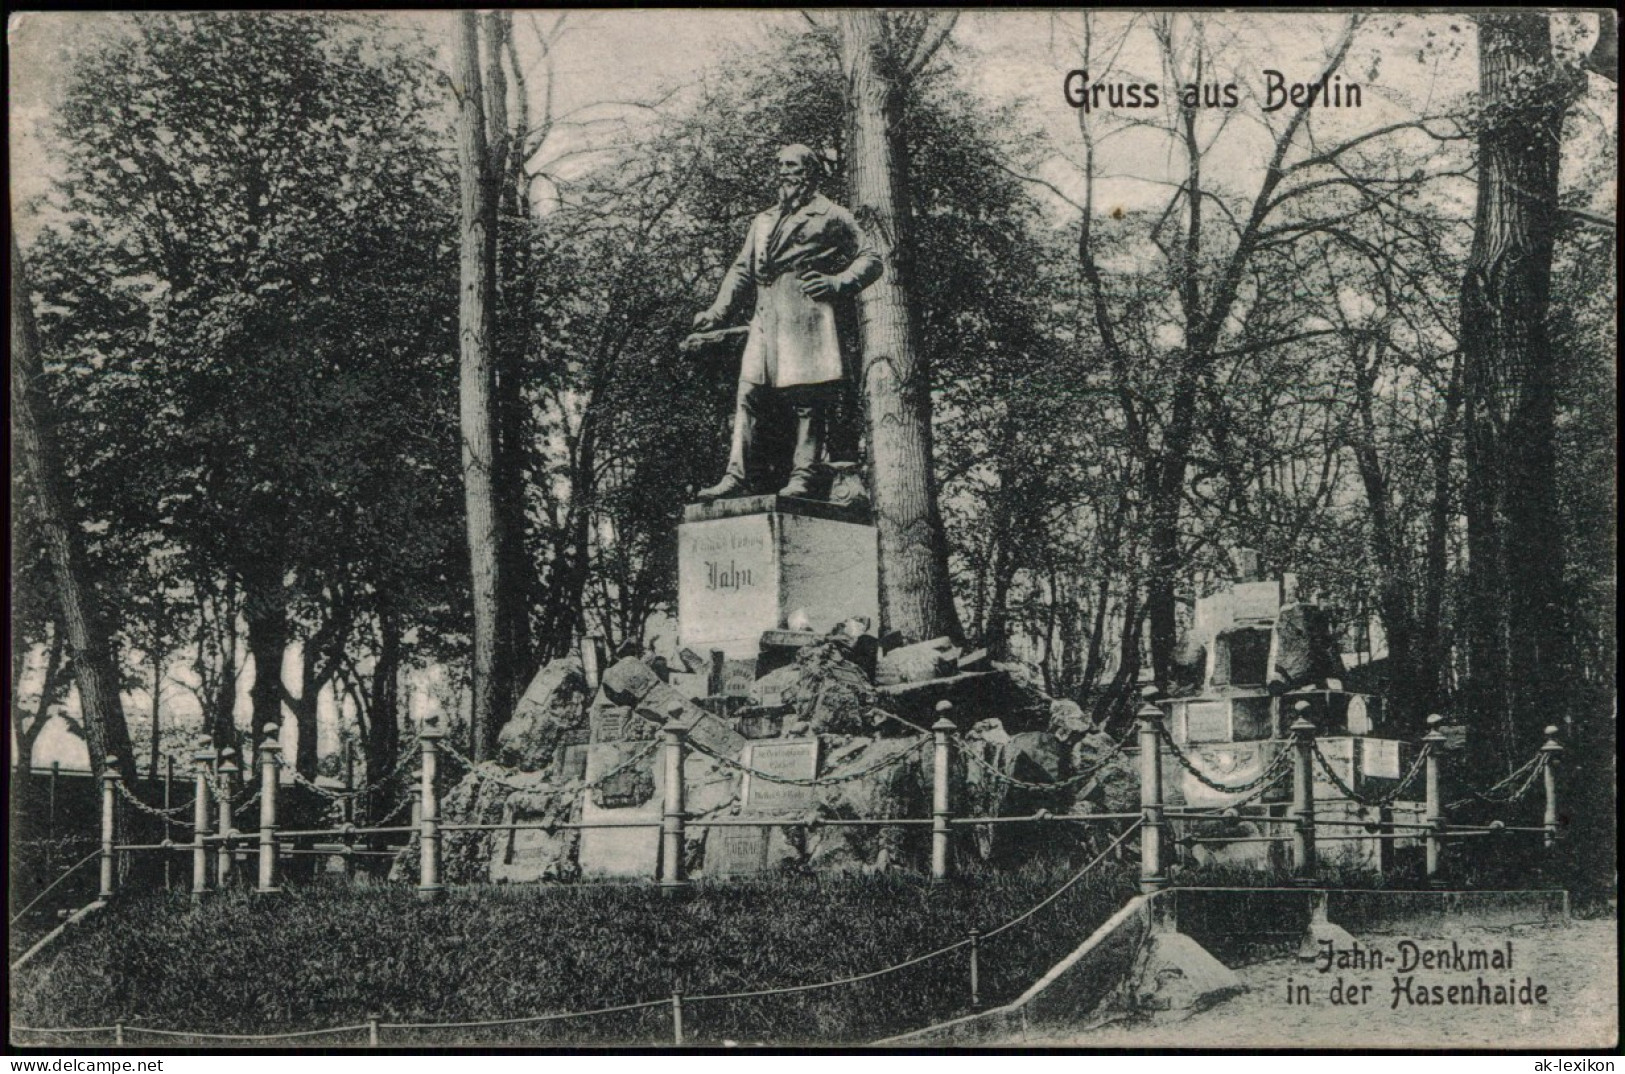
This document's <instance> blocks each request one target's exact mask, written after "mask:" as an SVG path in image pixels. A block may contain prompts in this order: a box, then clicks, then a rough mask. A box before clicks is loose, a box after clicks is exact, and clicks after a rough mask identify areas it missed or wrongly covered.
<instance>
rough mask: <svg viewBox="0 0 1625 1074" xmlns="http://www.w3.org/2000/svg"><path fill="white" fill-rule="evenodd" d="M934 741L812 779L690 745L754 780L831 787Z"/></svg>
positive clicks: (895, 761) (918, 742)
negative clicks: (778, 772)
mask: <svg viewBox="0 0 1625 1074" xmlns="http://www.w3.org/2000/svg"><path fill="white" fill-rule="evenodd" d="M877 741H882V742H884V741H886V740H885V739H879V740H877ZM930 741H931V740H930V738H929V737H927V738H918V739H915V741H914V743H913V744H912V745H911V746H909V747H908V748H907V749H905V750H899V751H898V752H896V753H893V754H891V755H889V756H886V757H882V758H881V759H880V760H878V761H876V762H875V763H874V764H871V765H869V766H867V767H864V768H855V769H852V770H851V771H847V772H841V773H839V774H834V773H831V774H828V775H823V776H814V777H812V778H810V779H803V778H798V777H795V776H781V775H778V774H777V773H774V772H764V771H762V770H761V769H759V768H754V767H752V766H750V765H748V764H745V763H744V762H743V761H736V760H734V759H733V758H731V757H725V756H723V755H722V754H720V753H718V752H716V751H715V750H713V749H711V748H710V747H708V746H705V745H702V744H701V743H699V742H690V743H689V745H691V746H693V747H694V749H695V750H696V751H697V752H699V753H702V754H704V755H705V756H707V757H709V758H711V759H712V760H713V761H716V762H718V763H719V764H721V765H723V766H724V767H726V768H731V769H733V770H734V771H736V772H742V773H744V774H745V775H748V776H750V777H751V778H752V779H760V780H765V781H767V782H768V783H782V784H784V785H786V786H790V787H830V786H835V785H837V784H841V783H850V782H852V781H853V780H856V779H862V778H863V777H864V776H868V775H872V774H874V773H875V772H879V771H880V770H881V769H884V768H890V767H891V766H892V765H895V764H901V763H902V762H903V761H906V760H908V759H909V758H910V757H912V756H913V755H914V754H916V753H918V752H919V751H920V750H921V749H922V748H923V747H925V746H926V745H927V744H929V743H930Z"/></svg>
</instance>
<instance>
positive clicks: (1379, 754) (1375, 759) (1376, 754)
mask: <svg viewBox="0 0 1625 1074" xmlns="http://www.w3.org/2000/svg"><path fill="white" fill-rule="evenodd" d="M1360 770H1361V771H1362V772H1364V773H1365V774H1366V775H1368V776H1371V777H1372V778H1374V779H1398V778H1399V743H1398V742H1396V741H1394V740H1393V739H1391V738H1362V739H1360Z"/></svg>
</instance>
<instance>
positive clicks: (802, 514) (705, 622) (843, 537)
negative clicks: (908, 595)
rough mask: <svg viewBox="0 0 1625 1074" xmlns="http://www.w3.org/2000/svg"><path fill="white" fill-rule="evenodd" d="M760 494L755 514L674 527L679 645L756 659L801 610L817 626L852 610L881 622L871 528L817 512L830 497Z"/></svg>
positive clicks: (822, 629)
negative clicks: (768, 637)
mask: <svg viewBox="0 0 1625 1074" xmlns="http://www.w3.org/2000/svg"><path fill="white" fill-rule="evenodd" d="M762 501H763V507H764V508H765V509H764V510H762V511H760V512H759V513H755V514H741V515H732V516H729V517H723V518H707V519H703V520H700V521H694V522H685V523H683V524H682V525H681V526H679V527H678V530H677V621H678V632H679V635H680V640H681V644H683V645H685V646H688V647H690V648H693V649H696V650H710V649H720V650H722V652H723V653H724V654H725V655H726V656H727V657H729V658H732V659H742V658H754V657H755V656H756V655H757V652H758V641H759V639H760V638H761V635H762V633H763V632H764V631H768V630H777V629H779V628H781V627H783V626H785V625H786V624H787V623H788V622H789V621H790V619H791V618H797V619H799V618H800V616H799V615H797V613H801V614H802V615H805V616H806V617H807V621H808V624H809V626H810V628H811V630H812V631H813V632H815V633H817V634H826V633H828V632H829V631H830V630H831V629H832V628H834V627H835V626H836V624H838V623H841V622H844V621H845V620H847V619H849V618H853V617H865V618H868V619H869V620H870V621H871V622H878V621H879V618H880V571H879V546H878V539H877V537H876V530H875V528H874V527H873V526H870V525H866V524H860V523H857V522H843V521H836V520H834V519H831V518H828V517H818V512H819V511H821V510H823V509H824V507H825V506H826V505H820V504H811V505H808V504H800V503H799V501H786V500H779V499H775V498H772V497H763V498H762ZM808 512H811V513H808Z"/></svg>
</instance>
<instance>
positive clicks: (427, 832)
mask: <svg viewBox="0 0 1625 1074" xmlns="http://www.w3.org/2000/svg"><path fill="white" fill-rule="evenodd" d="M444 737H446V734H445V732H444V731H442V730H440V728H438V727H435V726H433V725H428V726H425V727H424V728H423V730H422V732H421V733H420V734H419V735H418V741H419V742H421V743H422V744H423V772H422V780H423V781H422V784H421V787H422V792H423V805H422V807H421V808H422V813H421V816H420V820H419V835H418V839H419V844H420V846H419V855H418V857H419V868H418V898H420V899H424V900H433V899H437V898H439V897H440V895H441V893H442V892H444V891H445V887H444V886H443V885H442V884H441V883H440V803H439V801H438V800H437V799H436V798H435V772H436V769H437V767H438V762H439V756H440V753H439V751H440V740H441V739H442V738H444Z"/></svg>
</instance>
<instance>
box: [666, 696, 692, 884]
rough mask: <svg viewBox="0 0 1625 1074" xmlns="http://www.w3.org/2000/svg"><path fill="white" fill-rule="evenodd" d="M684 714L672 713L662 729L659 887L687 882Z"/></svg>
mask: <svg viewBox="0 0 1625 1074" xmlns="http://www.w3.org/2000/svg"><path fill="white" fill-rule="evenodd" d="M686 733H687V732H686V730H685V729H684V727H683V725H682V722H681V717H677V716H673V717H672V718H671V719H669V720H667V721H666V723H665V725H664V726H663V727H662V728H661V729H660V736H661V738H662V739H664V745H663V746H662V752H663V753H664V755H665V764H666V800H665V808H664V811H663V812H662V815H661V818H660V887H661V888H662V889H663V890H664V891H666V892H668V893H671V892H676V891H678V890H680V889H682V888H684V887H686V886H687V883H688V882H687V880H686V879H685V877H684V875H683V821H684V819H685V814H684V802H683V736H684V735H685V734H686Z"/></svg>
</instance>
